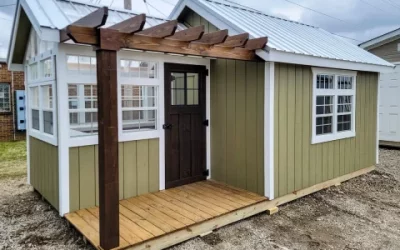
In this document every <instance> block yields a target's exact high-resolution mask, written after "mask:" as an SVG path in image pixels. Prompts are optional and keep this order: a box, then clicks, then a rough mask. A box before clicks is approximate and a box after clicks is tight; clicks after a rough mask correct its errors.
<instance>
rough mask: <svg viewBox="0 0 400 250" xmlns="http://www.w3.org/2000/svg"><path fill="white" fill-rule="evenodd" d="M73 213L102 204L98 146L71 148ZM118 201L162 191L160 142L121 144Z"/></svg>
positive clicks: (70, 172) (151, 140)
mask: <svg viewBox="0 0 400 250" xmlns="http://www.w3.org/2000/svg"><path fill="white" fill-rule="evenodd" d="M69 165H70V170H69V174H70V178H69V179H70V211H71V212H72V211H75V210H79V209H83V208H88V207H93V206H98V205H99V198H98V196H99V193H98V185H99V183H98V174H97V171H98V146H97V145H93V146H83V147H74V148H70V149H69ZM119 187H120V188H119V198H120V199H127V198H130V197H133V196H136V195H140V194H145V193H149V192H155V191H158V190H159V140H158V139H150V140H139V141H130V142H120V143H119Z"/></svg>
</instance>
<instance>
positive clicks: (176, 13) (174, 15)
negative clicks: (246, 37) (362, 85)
mask: <svg viewBox="0 0 400 250" xmlns="http://www.w3.org/2000/svg"><path fill="white" fill-rule="evenodd" d="M186 7H188V8H190V9H192V10H193V11H195V12H197V14H199V15H200V16H202V17H203V18H205V19H207V20H208V21H209V22H211V23H212V24H213V25H215V26H216V27H217V28H218V29H228V30H229V34H230V35H234V34H238V33H243V32H248V31H246V30H243V29H241V28H239V27H238V26H237V25H235V24H233V23H232V22H230V21H229V20H227V19H226V18H224V17H222V16H221V15H219V14H218V13H216V12H215V11H213V10H212V9H209V8H207V7H206V6H204V5H203V4H202V3H201V2H199V1H192V0H180V1H179V2H178V3H177V4H176V6H175V8H174V9H173V10H172V12H171V14H170V16H169V18H170V19H178V20H179V18H180V17H181V15H182V14H183V13H184V10H185V8H186ZM257 55H258V56H259V57H261V58H262V59H264V60H265V61H271V62H282V63H292V64H302V65H310V66H317V67H327V68H338V69H349V70H360V71H372V72H389V71H391V70H392V69H393V67H394V65H391V66H383V65H374V64H366V63H361V62H352V61H344V60H336V59H329V58H323V57H315V56H310V55H302V54H296V53H291V52H283V51H278V50H275V49H272V48H269V47H268V45H267V46H266V48H265V49H264V50H258V51H257Z"/></svg>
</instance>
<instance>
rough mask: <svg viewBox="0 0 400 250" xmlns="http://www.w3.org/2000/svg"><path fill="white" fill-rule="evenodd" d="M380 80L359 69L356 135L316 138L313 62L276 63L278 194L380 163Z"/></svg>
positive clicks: (276, 181) (276, 165)
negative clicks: (377, 160) (310, 64)
mask: <svg viewBox="0 0 400 250" xmlns="http://www.w3.org/2000/svg"><path fill="white" fill-rule="evenodd" d="M377 83H378V78H377V74H375V73H368V72H358V74H357V86H356V88H357V90H356V100H355V103H356V117H355V118H356V124H355V126H356V136H355V137H354V138H348V139H343V140H336V141H332V142H326V143H319V144H311V131H312V128H311V124H312V71H311V67H308V66H299V65H290V64H280V63H277V64H276V66H275V110H274V112H275V141H274V145H275V147H274V155H275V159H274V160H275V166H274V168H275V176H274V181H275V184H274V186H275V197H276V198H277V197H281V196H284V195H286V194H289V193H292V192H294V191H298V190H300V189H303V188H307V187H310V186H312V185H314V184H317V183H321V182H324V181H327V180H330V179H333V178H336V177H339V176H342V175H345V174H349V173H351V172H354V171H357V170H360V169H363V168H367V167H370V166H373V165H375V158H376V154H375V149H376V118H377V114H376V113H377V108H376V102H377Z"/></svg>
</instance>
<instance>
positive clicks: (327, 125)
mask: <svg viewBox="0 0 400 250" xmlns="http://www.w3.org/2000/svg"><path fill="white" fill-rule="evenodd" d="M313 73H314V78H313V79H314V80H313V82H314V83H313V86H314V87H313V135H312V143H320V142H327V141H333V140H338V139H344V138H349V137H354V136H355V124H354V123H355V94H356V86H355V83H356V73H355V72H348V71H340V70H338V71H334V70H331V69H315V68H313Z"/></svg>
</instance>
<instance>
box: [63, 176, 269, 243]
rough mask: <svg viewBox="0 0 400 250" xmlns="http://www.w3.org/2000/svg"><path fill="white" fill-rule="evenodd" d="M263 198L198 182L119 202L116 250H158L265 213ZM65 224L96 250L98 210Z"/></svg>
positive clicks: (72, 217) (70, 216) (75, 214)
mask: <svg viewBox="0 0 400 250" xmlns="http://www.w3.org/2000/svg"><path fill="white" fill-rule="evenodd" d="M266 201H267V198H265V197H263V196H259V195H257V194H254V193H251V192H248V191H245V190H241V189H238V188H234V187H231V186H228V185H225V184H221V183H217V182H214V181H202V182H197V183H193V184H189V185H185V186H180V187H177V188H172V189H167V190H163V191H159V192H155V193H150V194H144V195H140V196H137V197H133V198H130V199H126V200H121V201H120V206H119V210H120V211H119V212H120V246H119V247H118V248H117V249H143V248H146V249H159V248H162V247H168V246H171V245H174V244H178V243H180V242H182V241H184V240H186V239H190V238H192V237H196V236H198V235H199V234H200V233H201V232H203V233H204V232H207V231H212V230H214V229H216V228H218V227H221V226H223V225H226V224H229V223H232V222H235V221H238V220H240V219H243V218H246V217H248V216H251V215H253V214H256V213H259V212H262V211H264V209H265V205H264V203H263V202H266ZM65 217H66V219H67V220H68V221H69V222H70V223H71V224H72V225H73V226H74V227H75V228H77V230H78V231H79V232H80V233H81V234H83V236H84V237H85V238H86V239H87V240H88V241H89V242H90V243H91V244H92V245H93V246H94V247H96V248H97V249H100V246H99V244H100V240H99V209H98V207H93V208H88V209H82V210H78V211H75V212H72V213H69V214H66V215H65Z"/></svg>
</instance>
